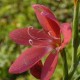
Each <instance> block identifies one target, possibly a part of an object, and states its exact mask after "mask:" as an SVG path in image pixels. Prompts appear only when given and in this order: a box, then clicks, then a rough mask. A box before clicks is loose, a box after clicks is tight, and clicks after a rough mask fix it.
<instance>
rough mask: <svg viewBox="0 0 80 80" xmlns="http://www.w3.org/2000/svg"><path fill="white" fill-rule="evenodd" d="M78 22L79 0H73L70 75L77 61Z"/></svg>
mask: <svg viewBox="0 0 80 80" xmlns="http://www.w3.org/2000/svg"><path fill="white" fill-rule="evenodd" d="M78 22H79V0H74V17H73V39H72V47H73V49H72V66H71V70H70V73H69V74H70V75H69V76H70V77H72V76H73V74H74V71H75V69H76V66H77V65H76V63H77V49H78V46H79V31H78Z"/></svg>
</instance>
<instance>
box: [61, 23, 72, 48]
mask: <svg viewBox="0 0 80 80" xmlns="http://www.w3.org/2000/svg"><path fill="white" fill-rule="evenodd" d="M61 32H62V34H63V37H64V40H63V42H62V44H61V48H64V47H65V46H66V45H67V44H68V43H69V42H70V40H71V37H72V29H71V24H70V23H63V24H61Z"/></svg>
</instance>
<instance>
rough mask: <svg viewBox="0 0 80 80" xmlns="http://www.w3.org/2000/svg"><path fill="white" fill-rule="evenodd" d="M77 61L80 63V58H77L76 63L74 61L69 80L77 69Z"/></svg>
mask: <svg viewBox="0 0 80 80" xmlns="http://www.w3.org/2000/svg"><path fill="white" fill-rule="evenodd" d="M79 61H80V56H79V57H78V59H77V61H76V63H75V68H73V69H72V70H71V73H69V80H71V78H72V76H73V74H74V72H75V71H76V68H77V66H78V64H79Z"/></svg>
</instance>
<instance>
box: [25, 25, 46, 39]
mask: <svg viewBox="0 0 80 80" xmlns="http://www.w3.org/2000/svg"><path fill="white" fill-rule="evenodd" d="M30 29H33V27H32V26H31V27H28V31H27V32H28V34H29V36H30V37H31V38H32V39H37V40H47V39H44V38H38V37H35V36H32V35H31V33H30ZM41 31H42V30H41ZM41 31H38V32H37V33H39V32H41ZM37 33H36V34H37Z"/></svg>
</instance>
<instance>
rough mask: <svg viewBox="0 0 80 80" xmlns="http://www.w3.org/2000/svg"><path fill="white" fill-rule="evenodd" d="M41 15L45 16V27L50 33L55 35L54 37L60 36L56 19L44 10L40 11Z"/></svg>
mask: <svg viewBox="0 0 80 80" xmlns="http://www.w3.org/2000/svg"><path fill="white" fill-rule="evenodd" d="M42 15H43V16H44V17H45V19H46V21H47V25H46V26H47V29H48V30H49V31H50V33H51V35H53V36H55V37H56V38H60V25H59V22H58V21H57V20H55V19H54V18H52V17H51V16H50V15H49V14H47V13H46V12H42Z"/></svg>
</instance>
